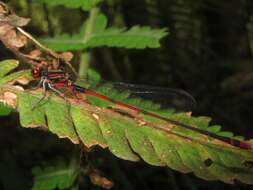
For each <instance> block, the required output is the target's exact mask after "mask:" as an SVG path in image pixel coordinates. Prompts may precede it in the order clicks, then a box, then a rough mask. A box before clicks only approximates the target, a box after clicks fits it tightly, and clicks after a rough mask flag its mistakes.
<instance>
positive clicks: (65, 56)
mask: <svg viewBox="0 0 253 190" xmlns="http://www.w3.org/2000/svg"><path fill="white" fill-rule="evenodd" d="M60 57H61V58H62V59H63V60H64V61H67V62H69V61H71V60H72V58H73V54H72V53H71V52H63V53H61V54H60Z"/></svg>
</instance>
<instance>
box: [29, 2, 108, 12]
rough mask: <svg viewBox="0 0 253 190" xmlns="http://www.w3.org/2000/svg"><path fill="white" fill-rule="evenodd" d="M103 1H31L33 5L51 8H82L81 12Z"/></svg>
mask: <svg viewBox="0 0 253 190" xmlns="http://www.w3.org/2000/svg"><path fill="white" fill-rule="evenodd" d="M102 1H103V0H71V1H69V0H33V2H35V3H46V4H48V5H51V6H57V5H63V6H65V7H68V8H73V9H77V8H82V9H83V10H87V11H88V10H90V9H92V8H93V7H95V6H96V5H97V4H98V3H100V2H102Z"/></svg>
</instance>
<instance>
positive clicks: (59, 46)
mask: <svg viewBox="0 0 253 190" xmlns="http://www.w3.org/2000/svg"><path fill="white" fill-rule="evenodd" d="M106 25H107V18H106V17H105V16H104V15H102V14H101V15H99V16H98V17H97V18H96V21H95V28H94V31H93V32H92V33H91V34H89V36H85V27H86V25H85V24H84V25H83V26H82V27H81V30H80V33H79V34H76V35H73V36H70V35H67V34H64V35H61V36H55V37H54V38H43V39H41V41H42V42H43V43H45V44H47V46H48V47H50V48H52V49H54V50H56V51H66V50H82V49H87V48H94V47H100V46H108V47H121V48H128V49H131V48H134V49H145V48H158V47H160V43H159V41H160V40H161V38H163V37H165V36H166V35H167V34H168V32H167V30H166V29H151V28H150V27H149V26H133V27H131V28H130V29H128V30H127V29H126V28H117V27H109V28H106ZM84 36H85V38H84Z"/></svg>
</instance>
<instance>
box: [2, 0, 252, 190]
mask: <svg viewBox="0 0 253 190" xmlns="http://www.w3.org/2000/svg"><path fill="white" fill-rule="evenodd" d="M8 3H9V4H10V5H11V6H12V8H13V10H15V12H16V13H17V14H18V15H21V16H25V17H30V18H31V19H32V21H31V23H30V25H29V26H27V27H26V28H25V29H26V30H27V31H29V32H30V33H31V34H33V35H35V36H37V37H41V36H44V35H49V36H54V35H56V34H59V33H62V32H68V33H76V32H78V31H79V27H80V25H81V24H82V22H83V20H84V19H85V18H86V16H87V15H86V14H85V13H84V12H82V11H81V10H70V9H66V8H64V7H62V6H60V7H54V8H52V7H48V6H46V5H44V6H43V5H41V4H32V3H31V2H30V1H29V0H19V1H18V0H11V1H8ZM101 9H102V11H103V12H104V13H105V14H106V15H108V17H109V21H110V25H118V26H123V25H125V26H127V27H130V26H133V25H149V26H152V27H155V28H161V27H167V28H168V30H169V35H168V36H167V37H166V38H164V39H163V40H162V41H161V42H162V47H161V48H159V49H145V50H126V49H116V48H105V47H104V48H96V49H93V50H92V52H93V55H94V58H93V59H92V65H91V66H92V67H93V68H96V69H97V71H99V72H100V73H101V74H102V77H103V78H105V79H109V80H113V81H125V82H131V83H140V84H150V85H157V86H169V87H172V88H180V89H184V90H186V91H187V92H189V93H190V94H192V96H193V97H194V98H195V99H196V100H197V103H198V104H197V107H196V109H195V110H194V111H193V115H197V116H210V117H212V123H215V124H221V125H222V126H223V129H224V130H228V131H232V132H234V133H235V134H237V135H242V136H245V137H247V138H252V134H253V129H252V122H253V113H252V106H253V65H252V64H253V56H252V53H253V1H251V0H138V1H136V0H127V1H123V0H111V1H109V0H108V1H105V3H103V4H102V8H101ZM0 48H1V53H0V58H1V60H3V59H6V58H15V57H14V56H13V55H12V54H11V53H10V52H8V51H7V50H6V49H5V48H4V47H3V46H2V45H1V46H0ZM0 122H1V127H0V156H1V157H0V171H1V172H0V173H1V174H0V189H1V188H2V189H3V188H4V187H9V188H8V190H9V189H10V190H11V189H19V190H22V189H28V187H29V186H31V184H32V175H31V173H30V168H31V167H32V166H34V165H36V164H39V163H41V162H43V161H45V160H50V159H54V158H55V157H66V158H68V157H69V156H68V154H71V150H72V148H73V147H72V146H73V145H71V144H70V143H69V142H68V141H67V140H66V141H65V140H58V139H57V138H56V137H55V136H53V135H50V134H48V133H44V132H41V131H37V130H30V129H22V128H20V127H19V122H18V116H17V114H11V115H10V116H7V117H1V118H0ZM15 126H16V127H15ZM90 156H91V157H93V160H94V164H95V165H97V167H98V168H100V169H101V170H102V171H103V172H104V174H105V175H106V176H107V177H109V178H110V179H112V180H113V181H114V183H115V184H116V185H115V187H114V189H139V188H141V189H145V190H149V189H150V190H151V189H174V190H177V189H178V190H179V189H185V188H188V189H203V188H205V189H206V190H207V189H223V188H230V189H253V188H252V187H251V186H247V185H244V184H239V183H238V184H236V185H234V186H231V185H227V184H224V183H221V182H207V181H204V180H201V179H198V178H196V177H195V176H193V175H192V174H187V175H186V174H180V173H178V172H175V171H172V170H170V169H166V168H159V167H152V166H150V165H148V164H145V163H142V162H140V163H132V162H128V161H122V160H120V159H117V158H115V157H114V156H113V155H111V153H109V152H108V151H106V150H99V149H98V150H95V151H93V152H92V153H91V155H90ZM6 184H7V185H6ZM17 187H18V188H17ZM81 187H82V188H83V189H98V187H95V186H94V185H92V184H91V183H90V182H89V180H88V179H83V180H82V183H81ZM82 188H80V189H82Z"/></svg>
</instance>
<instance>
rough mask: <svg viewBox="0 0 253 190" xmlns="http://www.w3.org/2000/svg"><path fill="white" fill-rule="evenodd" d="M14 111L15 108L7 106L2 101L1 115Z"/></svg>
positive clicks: (0, 104)
mask: <svg viewBox="0 0 253 190" xmlns="http://www.w3.org/2000/svg"><path fill="white" fill-rule="evenodd" d="M12 111H13V109H11V108H9V107H7V106H5V105H4V104H3V103H1V102H0V116H7V115H10V113H11V112H12Z"/></svg>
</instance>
